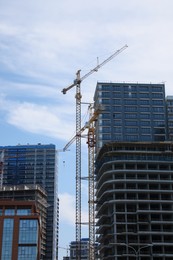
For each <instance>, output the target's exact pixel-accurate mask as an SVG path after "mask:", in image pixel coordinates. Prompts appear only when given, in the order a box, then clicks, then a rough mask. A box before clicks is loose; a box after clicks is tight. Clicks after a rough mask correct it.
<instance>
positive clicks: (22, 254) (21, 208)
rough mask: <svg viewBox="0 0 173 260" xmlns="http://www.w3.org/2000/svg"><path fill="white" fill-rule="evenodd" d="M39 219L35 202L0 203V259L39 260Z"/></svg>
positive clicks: (8, 201) (5, 201)
mask: <svg viewBox="0 0 173 260" xmlns="http://www.w3.org/2000/svg"><path fill="white" fill-rule="evenodd" d="M40 223H41V218H40V215H39V214H38V212H37V210H36V207H35V202H34V201H32V202H31V201H30V202H24V201H20V200H18V201H10V200H5V199H4V200H1V201H0V259H1V260H13V259H16V260H40V259H42V257H41V243H40V241H41V239H40V233H41V226H40Z"/></svg>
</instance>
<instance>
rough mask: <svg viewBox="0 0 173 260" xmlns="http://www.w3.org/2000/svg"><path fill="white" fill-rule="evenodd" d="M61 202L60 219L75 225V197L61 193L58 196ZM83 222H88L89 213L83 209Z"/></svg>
mask: <svg viewBox="0 0 173 260" xmlns="http://www.w3.org/2000/svg"><path fill="white" fill-rule="evenodd" d="M58 196H59V200H60V219H61V221H62V222H67V223H68V224H71V225H74V224H75V197H74V196H73V195H71V194H69V193H61V194H59V195H58ZM81 218H82V222H86V223H87V222H88V213H87V211H86V210H84V209H82V212H81Z"/></svg>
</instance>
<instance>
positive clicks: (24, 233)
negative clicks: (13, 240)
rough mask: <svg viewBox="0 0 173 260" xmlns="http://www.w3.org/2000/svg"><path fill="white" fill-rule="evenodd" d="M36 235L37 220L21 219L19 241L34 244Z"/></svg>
mask: <svg viewBox="0 0 173 260" xmlns="http://www.w3.org/2000/svg"><path fill="white" fill-rule="evenodd" d="M37 237H38V221H37V220H35V219H21V220H20V225H19V243H20V244H36V243H37Z"/></svg>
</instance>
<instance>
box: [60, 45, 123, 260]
mask: <svg viewBox="0 0 173 260" xmlns="http://www.w3.org/2000/svg"><path fill="white" fill-rule="evenodd" d="M127 47H128V46H127V45H124V46H123V47H122V48H121V49H119V50H117V51H116V52H114V53H113V54H112V55H111V56H109V57H108V58H107V59H106V60H104V61H103V62H102V63H100V64H98V65H97V66H96V67H94V68H93V69H92V70H90V71H89V72H88V73H87V74H85V75H84V76H83V77H81V76H80V70H78V71H77V73H76V79H75V80H74V82H73V84H71V85H70V86H69V87H67V88H64V89H63V90H62V93H63V94H66V92H67V91H68V90H70V89H71V88H73V87H75V86H76V96H75V97H76V223H75V224H76V245H77V247H76V260H81V136H80V135H77V134H78V133H79V132H80V130H81V98H82V95H81V87H80V85H81V82H82V81H83V80H84V79H86V78H87V77H89V76H90V75H91V74H93V73H94V72H97V71H98V70H99V69H100V68H101V67H102V66H104V65H105V64H106V63H107V62H109V61H110V60H112V59H113V58H114V57H116V56H117V55H118V54H120V53H121V52H122V51H124V50H125V49H126V48H127ZM91 129H92V126H91ZM89 135H90V138H89V140H88V144H89V145H90V144H91V140H92V141H93V140H94V137H93V132H92V131H91V132H90V133H89ZM90 148H91V149H89V165H92V166H89V174H90V175H92V174H93V171H94V148H93V147H90ZM90 177H91V176H90ZM90 177H89V180H90V181H91V180H92V178H93V177H91V178H90ZM90 181H89V204H90V205H92V204H93V205H94V203H91V201H94V200H93V196H94V195H93V194H94V191H93V180H92V181H91V182H90ZM91 197H92V198H91ZM89 207H90V206H89ZM89 211H90V214H89V218H91V219H90V220H89V223H90V224H89V233H90V234H89V236H91V237H92V239H91V238H90V237H89V239H90V240H94V238H93V236H95V235H94V230H93V229H94V220H93V218H94V215H93V213H91V212H93V208H92V209H91V208H90V209H89ZM91 222H92V224H91ZM92 243H93V241H92ZM93 246H94V245H93ZM93 250H94V249H93ZM93 250H91V251H90V252H89V254H90V258H89V260H94V259H95V256H94V251H93Z"/></svg>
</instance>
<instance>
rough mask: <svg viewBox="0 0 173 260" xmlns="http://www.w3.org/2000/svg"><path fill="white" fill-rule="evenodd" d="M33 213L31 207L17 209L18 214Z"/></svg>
mask: <svg viewBox="0 0 173 260" xmlns="http://www.w3.org/2000/svg"><path fill="white" fill-rule="evenodd" d="M30 214H31V209H17V215H18V216H22V215H23V216H27V215H30Z"/></svg>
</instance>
